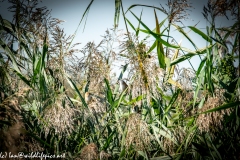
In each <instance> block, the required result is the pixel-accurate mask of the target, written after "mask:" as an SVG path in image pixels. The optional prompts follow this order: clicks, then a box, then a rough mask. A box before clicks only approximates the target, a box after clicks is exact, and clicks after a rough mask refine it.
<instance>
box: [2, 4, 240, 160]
mask: <svg viewBox="0 0 240 160" xmlns="http://www.w3.org/2000/svg"><path fill="white" fill-rule="evenodd" d="M9 2H11V3H12V4H14V5H13V6H12V7H11V8H10V10H12V11H13V12H14V21H13V22H10V21H8V20H6V19H4V17H2V16H0V30H1V32H0V33H1V35H0V36H1V40H0V47H1V52H0V55H1V56H0V60H1V61H0V68H1V70H0V77H1V78H0V83H1V86H0V87H1V90H0V93H1V95H0V96H1V97H0V98H1V99H0V113H1V119H0V124H1V125H0V127H1V131H0V132H1V134H0V135H1V136H0V140H1V145H0V146H1V148H0V151H7V152H12V153H15V154H16V153H18V152H25V153H29V152H44V153H49V154H62V155H64V156H65V158H68V159H152V160H154V159H239V156H240V155H239V153H238V147H240V144H239V102H240V101H239V97H240V92H239V85H240V81H239V78H238V77H239V71H238V73H237V72H236V68H235V66H234V63H233V62H234V60H236V59H237V58H238V60H239V8H237V7H236V6H234V5H233V2H234V1H221V3H220V2H219V1H209V2H208V4H207V6H205V7H204V14H203V15H204V17H205V19H206V20H207V21H208V22H209V24H208V26H206V31H205V32H204V31H201V30H200V29H198V28H197V27H196V26H184V25H183V23H182V22H181V20H182V19H185V18H187V16H188V14H187V10H188V9H189V8H191V5H190V4H189V2H188V1H178V0H172V1H171V0H170V1H168V4H167V5H166V6H162V5H161V6H160V7H153V6H147V5H140V4H134V5H132V6H130V7H129V8H128V9H126V12H124V8H123V5H122V3H124V2H123V1H121V0H116V1H115V17H114V24H115V25H114V26H115V28H114V29H112V31H109V30H107V31H106V33H105V35H104V36H103V40H102V41H101V42H100V43H99V44H94V43H91V42H89V43H87V44H86V46H85V47H84V48H83V49H81V50H77V49H76V47H75V46H76V45H77V44H72V41H73V39H74V36H75V34H76V32H75V33H74V35H73V36H66V35H65V33H64V30H63V29H61V28H60V25H59V24H60V23H61V22H62V21H61V20H59V19H56V18H52V17H51V16H50V14H49V12H48V10H47V9H46V8H45V7H43V8H37V0H33V1H20V0H14V1H9ZM92 3H94V1H91V2H90V4H89V6H88V7H87V9H86V11H85V12H84V15H83V17H84V16H86V14H87V13H88V11H89V9H90V7H91V5H92ZM237 3H238V4H239V3H240V2H239V1H237ZM27 6H31V7H27ZM226 6H227V7H226ZM134 7H150V8H152V9H153V12H152V16H153V17H154V18H155V23H156V24H155V26H156V27H155V28H150V27H148V24H145V23H144V22H143V21H142V19H141V16H142V13H141V15H140V17H138V16H137V15H136V14H135V13H134V12H132V10H131V9H132V8H134ZM29 8H31V10H29ZM227 11H231V13H232V15H233V16H235V18H236V23H235V24H234V25H232V26H227V27H224V28H219V27H217V26H216V24H215V21H216V18H217V17H218V16H220V15H226V12H227ZM128 12H130V13H131V14H132V15H133V17H134V18H136V20H137V21H138V24H132V22H131V21H130V20H129V19H128V18H127V17H126V13H128ZM159 12H162V13H164V14H165V15H166V17H165V18H164V19H162V20H160V19H159V18H158V13H159ZM26 14H27V15H29V16H25V15H26ZM121 14H122V16H123V17H124V23H125V26H126V31H127V33H125V34H122V33H121V32H120V31H118V23H119V17H120V15H121ZM226 16H227V15H226ZM83 17H82V19H83ZM82 19H81V21H80V23H81V22H82ZM179 22H180V23H179ZM165 24H167V25H165ZM129 28H132V29H133V30H134V33H129ZM172 28H175V29H176V30H177V31H178V32H179V33H180V34H182V35H183V37H184V39H186V40H188V41H189V42H190V44H192V46H193V47H194V50H190V49H189V48H186V47H182V45H181V43H177V42H176V40H175V38H174V36H173V35H171V30H172ZM184 28H187V29H189V30H190V31H191V32H194V33H195V34H196V35H198V36H199V37H202V39H203V40H204V41H206V46H205V47H204V48H202V49H199V48H198V46H197V43H196V42H195V41H194V40H193V39H191V37H190V36H189V32H187V31H186V30H185V29H184ZM76 31H77V30H76ZM139 34H146V38H145V39H144V40H141V39H140V38H139ZM148 37H152V38H154V39H155V41H154V42H153V43H152V44H151V45H150V46H147V39H148ZM115 41H119V42H120V48H119V51H114V47H113V45H114V44H113V43H114V42H115ZM229 46H231V47H229ZM155 50H156V52H155ZM74 53H82V57H77V56H75V54H74ZM194 56H198V57H199V59H201V63H200V65H199V67H198V68H197V69H196V70H195V69H194V68H193V67H192V68H182V69H181V70H180V69H179V67H178V65H179V63H181V62H183V61H188V62H189V63H190V66H192V64H191V61H190V59H191V58H192V57H194ZM119 62H125V64H124V65H123V67H122V72H121V74H120V75H113V74H112V70H113V69H114V68H116V66H115V64H116V63H119ZM238 70H239V66H238ZM123 75H125V76H124V77H127V78H126V79H124V80H128V82H127V83H128V89H127V90H125V91H123V92H120V91H119V86H118V84H117V81H118V80H120V79H123ZM87 92H88V95H90V96H91V101H87V100H86V99H85V95H86V93H87ZM9 142H10V143H9Z"/></svg>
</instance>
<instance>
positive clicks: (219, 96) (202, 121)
mask: <svg viewBox="0 0 240 160" xmlns="http://www.w3.org/2000/svg"><path fill="white" fill-rule="evenodd" d="M224 92H225V91H224V90H223V89H216V91H215V96H213V97H212V96H209V97H208V98H207V101H206V102H205V103H204V105H203V107H202V108H201V109H200V110H199V112H204V111H207V110H210V109H214V108H216V107H219V106H221V105H223V104H224V103H225V97H224ZM231 112H232V109H231V108H229V109H223V110H220V111H215V112H210V113H206V114H200V115H199V117H198V118H197V121H196V123H197V125H198V128H199V130H200V131H201V132H209V133H211V134H212V135H213V136H214V132H217V131H219V130H220V129H222V127H223V120H224V116H225V115H230V113H231Z"/></svg>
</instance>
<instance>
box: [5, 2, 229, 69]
mask: <svg viewBox="0 0 240 160" xmlns="http://www.w3.org/2000/svg"><path fill="white" fill-rule="evenodd" d="M89 3H90V0H42V3H39V6H46V7H47V8H48V9H50V10H52V11H51V16H52V17H54V18H58V19H61V20H65V21H66V22H64V23H63V24H62V28H64V30H65V32H66V34H67V35H70V34H73V33H74V32H75V30H76V29H77V26H78V24H79V22H80V20H81V18H82V15H83V13H84V11H85V9H86V8H87V6H88V4H89ZM166 3H167V0H123V7H124V10H125V11H126V10H127V9H128V7H129V6H131V5H132V4H145V5H152V6H156V7H160V4H162V5H163V6H164V7H165V4H166ZM190 3H191V5H192V6H193V8H191V11H190V12H188V13H189V14H190V15H189V19H188V20H187V21H184V20H183V21H182V22H183V23H184V25H185V26H193V25H195V24H197V23H198V25H197V27H198V28H199V29H202V31H204V32H205V27H206V24H207V22H206V20H205V19H204V18H203V15H202V12H203V6H204V5H206V4H207V0H190ZM7 6H8V3H7V0H5V1H4V2H1V3H0V14H1V15H2V17H3V18H6V19H11V14H10V13H8V12H7V11H6V9H7ZM142 10H143V15H142V21H143V22H144V23H145V24H147V25H148V27H149V28H150V29H154V28H155V19H154V11H153V9H151V8H146V7H135V8H133V9H132V10H131V11H132V12H134V14H136V15H137V16H139V15H140V13H141V11H142ZM114 12H115V1H114V0H95V1H94V2H93V4H92V6H91V8H90V11H89V14H88V17H87V22H86V26H85V30H84V32H83V27H84V23H82V24H81V26H80V28H79V30H78V32H77V36H76V37H75V39H74V43H77V42H80V43H81V45H80V46H79V47H80V48H81V47H83V46H84V45H85V44H86V43H87V42H95V43H96V44H98V43H99V42H100V41H101V40H102V37H101V35H104V33H105V31H106V30H107V29H110V28H113V24H114ZM157 16H158V19H159V22H160V21H162V20H163V19H164V18H166V15H164V14H163V13H161V12H160V11H157ZM126 17H127V18H128V19H129V20H130V21H131V22H132V24H133V25H134V26H136V27H137V25H138V21H137V20H136V19H135V18H134V17H133V16H132V14H131V13H130V12H128V13H127V15H126ZM230 23H232V21H227V20H226V18H219V19H218V21H217V24H218V25H219V26H224V25H226V24H230ZM129 28H130V27H129ZM142 28H143V27H142ZM119 29H123V30H125V25H124V21H123V17H122V16H120V21H119ZM130 31H132V30H130ZM170 34H171V35H172V36H173V37H174V38H175V39H176V40H177V41H178V42H179V41H180V39H182V38H183V37H182V36H181V35H180V34H178V32H177V31H174V29H172V31H171V33H170ZM145 36H146V35H145V34H143V33H142V34H140V37H141V38H144V37H145ZM189 36H190V37H191V38H192V40H193V41H194V42H195V43H196V45H197V47H199V48H203V47H205V46H206V42H205V41H203V40H202V38H201V37H199V36H198V35H196V34H194V33H189ZM182 46H184V47H187V48H189V49H193V47H192V45H191V44H189V42H188V40H186V39H185V40H184V39H183V42H182ZM191 61H192V62H193V65H194V68H197V67H198V65H199V58H198V57H194V58H192V60H191ZM181 66H182V67H190V66H189V64H188V63H187V62H186V63H185V62H183V63H181Z"/></svg>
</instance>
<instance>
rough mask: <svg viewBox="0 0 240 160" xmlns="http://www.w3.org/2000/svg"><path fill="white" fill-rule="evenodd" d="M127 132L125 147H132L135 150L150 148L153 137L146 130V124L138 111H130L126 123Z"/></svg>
mask: <svg viewBox="0 0 240 160" xmlns="http://www.w3.org/2000/svg"><path fill="white" fill-rule="evenodd" d="M126 128H127V134H126V139H125V146H126V148H127V149H130V148H131V147H133V148H134V149H135V150H137V151H138V150H141V151H143V150H149V149H151V148H152V141H153V140H154V137H153V136H152V135H151V133H150V132H149V130H148V125H147V123H146V122H145V121H143V120H142V119H141V115H140V114H138V113H132V114H131V115H130V116H129V118H128V121H127V124H126Z"/></svg>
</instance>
